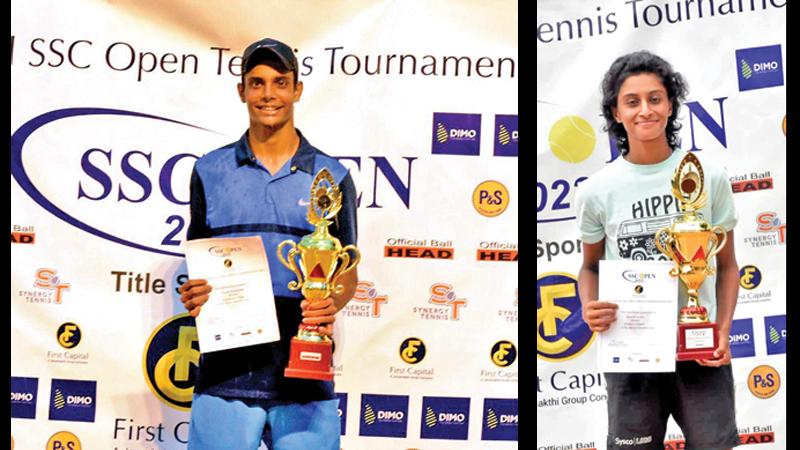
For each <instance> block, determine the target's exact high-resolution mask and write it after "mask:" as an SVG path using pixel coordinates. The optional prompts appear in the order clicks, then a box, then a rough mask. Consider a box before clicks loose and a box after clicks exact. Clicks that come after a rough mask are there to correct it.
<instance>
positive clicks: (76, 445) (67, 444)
mask: <svg viewBox="0 0 800 450" xmlns="http://www.w3.org/2000/svg"><path fill="white" fill-rule="evenodd" d="M81 448H82V447H81V440H80V439H78V436H75V435H74V434H72V433H70V432H69V431H59V432H58V433H56V434H54V435H52V436H50V439H49V440H48V441H47V447H45V449H46V450H81Z"/></svg>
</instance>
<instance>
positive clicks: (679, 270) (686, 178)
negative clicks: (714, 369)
mask: <svg viewBox="0 0 800 450" xmlns="http://www.w3.org/2000/svg"><path fill="white" fill-rule="evenodd" d="M703 188H704V186H703V168H702V166H701V165H700V161H699V160H698V159H697V157H696V156H695V155H694V154H692V153H688V154H687V155H686V156H684V157H683V159H682V160H681V163H680V164H679V165H678V168H677V169H675V174H674V175H673V176H672V194H673V195H674V196H675V197H676V198H677V199H678V203H679V205H680V209H681V211H682V212H683V214H682V215H681V216H679V217H678V218H677V219H676V220H675V222H673V223H672V225H671V226H669V227H666V228H662V229H660V230H658V231H657V232H656V235H655V243H656V246H657V247H658V249H659V250H660V251H661V252H662V253H664V254H665V255H667V256H668V257H669V258H670V259H671V260H672V261H674V262H675V264H676V266H675V267H673V268H672V270H670V275H672V276H673V277H675V276H677V277H678V278H680V280H681V281H682V282H683V284H684V285H686V288H687V290H688V294H689V295H688V296H689V299H688V301H687V304H686V306H684V307H682V308H681V309H680V315H679V318H678V351H677V357H676V359H677V360H678V361H688V360H696V359H711V358H713V355H714V350H716V348H717V346H718V345H719V336H718V335H717V324H716V323H714V322H710V321H709V320H708V311H707V310H706V308H705V307H704V306H701V305H700V298H699V294H698V289H700V285H701V284H703V281H704V280H705V278H706V276H708V275H713V274H714V272H715V269H714V268H713V267H710V266H709V261H712V258H713V257H714V256H716V254H717V253H719V251H720V250H722V248H723V247H724V246H725V241H726V240H727V233H725V230H724V229H723V228H722V227H720V226H715V227H711V225H709V223H708V222H706V221H705V220H703V219H702V217H700V216H699V215H698V213H697V211H698V210H699V209H700V208H702V207H703V205H705V203H706V200H707V195H706V192H704V190H703ZM718 234H721V235H722V241H721V242H720V241H719V238H718V237H717V235H718Z"/></svg>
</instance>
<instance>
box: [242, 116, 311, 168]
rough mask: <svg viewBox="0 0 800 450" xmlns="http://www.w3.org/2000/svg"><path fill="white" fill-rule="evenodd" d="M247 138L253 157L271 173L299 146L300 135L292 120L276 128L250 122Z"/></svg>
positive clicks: (290, 156)
mask: <svg viewBox="0 0 800 450" xmlns="http://www.w3.org/2000/svg"><path fill="white" fill-rule="evenodd" d="M247 139H248V143H249V144H250V148H251V149H252V150H253V154H254V155H255V157H256V158H258V160H259V161H261V164H263V165H264V167H266V168H267V170H269V172H270V173H271V174H273V175H274V174H275V173H276V172H277V171H278V170H280V168H281V167H283V165H284V164H285V163H286V161H288V160H290V159H291V158H292V156H294V154H295V152H296V151H297V149H298V148H299V147H300V136H299V135H298V134H297V131H296V130H295V129H294V123H293V122H292V121H289V122H286V123H285V124H283V126H281V127H280V128H277V129H273V128H269V127H264V126H261V125H254V124H250V129H249V130H248V137H247Z"/></svg>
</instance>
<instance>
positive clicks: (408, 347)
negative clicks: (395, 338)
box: [400, 337, 425, 364]
mask: <svg viewBox="0 0 800 450" xmlns="http://www.w3.org/2000/svg"><path fill="white" fill-rule="evenodd" d="M400 359H402V360H403V361H405V362H406V363H408V364H417V363H419V362H420V361H422V360H423V359H425V343H424V342H422V339H419V338H415V337H411V338H408V339H406V340H404V341H403V343H402V344H400Z"/></svg>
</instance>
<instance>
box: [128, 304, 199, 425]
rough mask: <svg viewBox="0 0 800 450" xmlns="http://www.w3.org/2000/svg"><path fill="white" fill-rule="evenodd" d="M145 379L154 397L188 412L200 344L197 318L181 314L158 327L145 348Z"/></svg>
mask: <svg viewBox="0 0 800 450" xmlns="http://www.w3.org/2000/svg"><path fill="white" fill-rule="evenodd" d="M142 363H143V366H144V376H145V379H146V380H147V385H148V386H149V387H150V390H151V391H152V392H153V394H155V395H156V397H158V398H159V399H160V400H161V401H162V402H164V403H165V404H167V405H168V406H170V407H172V408H175V409H178V410H181V411H189V409H190V408H191V405H192V394H193V393H194V381H195V380H194V370H192V369H193V368H192V366H193V365H194V366H198V365H199V364H200V344H199V340H198V337H197V327H196V326H195V322H194V318H192V317H191V316H190V315H189V314H188V313H184V314H179V315H177V316H175V317H173V318H171V319H168V320H166V321H165V322H164V323H162V324H161V325H159V326H158V327H157V328H156V329H155V330H154V331H153V334H151V335H150V338H149V339H148V340H147V344H146V345H145V348H144V355H143V362H142Z"/></svg>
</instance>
